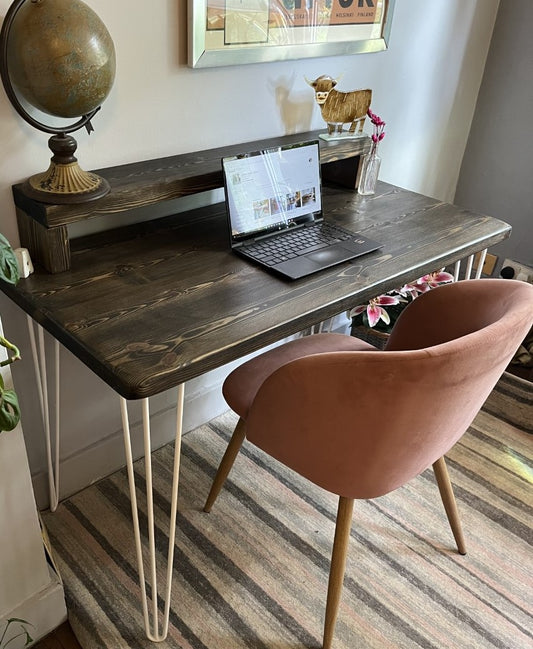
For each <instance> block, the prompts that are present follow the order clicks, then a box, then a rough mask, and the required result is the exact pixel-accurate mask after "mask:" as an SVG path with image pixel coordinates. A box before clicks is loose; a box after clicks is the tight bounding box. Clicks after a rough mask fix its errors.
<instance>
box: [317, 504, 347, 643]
mask: <svg viewBox="0 0 533 649" xmlns="http://www.w3.org/2000/svg"><path fill="white" fill-rule="evenodd" d="M352 514H353V499H352V498H344V497H343V496H341V497H340V498H339V508H338V510H337V525H336V527H335V540H334V541H333V552H332V554H331V567H330V570H329V583H328V599H327V602H326V619H325V621H324V642H323V647H324V649H330V647H331V643H332V641H333V631H334V630H335V623H336V621H337V614H338V612H339V602H340V599H341V593H342V586H343V582H344V571H345V569H346V555H347V553H348V543H349V541H350V530H351V527H352Z"/></svg>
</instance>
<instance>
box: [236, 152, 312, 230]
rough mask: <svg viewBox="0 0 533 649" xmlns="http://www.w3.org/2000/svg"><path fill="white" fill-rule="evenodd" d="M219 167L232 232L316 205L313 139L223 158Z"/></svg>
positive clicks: (281, 220) (281, 221) (271, 223)
mask: <svg viewBox="0 0 533 649" xmlns="http://www.w3.org/2000/svg"><path fill="white" fill-rule="evenodd" d="M224 169H225V175H226V191H227V200H228V210H229V214H230V220H231V231H232V236H233V237H234V238H239V236H241V235H242V236H244V235H246V234H249V233H250V232H257V231H258V230H259V231H260V230H268V229H272V228H275V227H276V226H283V227H287V225H288V224H290V222H291V221H294V220H296V219H298V217H302V216H304V215H307V214H310V213H313V212H320V210H321V196H320V161H319V151H318V144H315V143H311V144H308V145H305V146H297V147H294V148H290V149H272V150H266V151H261V152H258V153H257V154H251V155H245V156H237V157H235V158H229V159H228V158H227V159H226V160H225V165H224Z"/></svg>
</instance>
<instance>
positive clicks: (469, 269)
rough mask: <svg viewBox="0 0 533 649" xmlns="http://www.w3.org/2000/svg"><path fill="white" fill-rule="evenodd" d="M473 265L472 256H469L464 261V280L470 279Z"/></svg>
mask: <svg viewBox="0 0 533 649" xmlns="http://www.w3.org/2000/svg"><path fill="white" fill-rule="evenodd" d="M473 265H474V255H470V257H468V259H467V260H466V270H465V279H470V276H471V275H472V266H473Z"/></svg>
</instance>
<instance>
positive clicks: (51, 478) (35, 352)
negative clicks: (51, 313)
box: [26, 316, 59, 512]
mask: <svg viewBox="0 0 533 649" xmlns="http://www.w3.org/2000/svg"><path fill="white" fill-rule="evenodd" d="M26 319H27V322H28V331H29V334H30V344H31V351H32V356H33V366H34V368H35V379H36V381H37V390H38V393H39V404H40V406H41V417H42V419H43V427H44V434H45V442H46V462H47V466H48V490H49V494H50V510H51V511H53V512H55V510H56V509H57V505H58V503H59V342H58V341H57V340H55V339H54V369H55V372H54V375H55V413H54V414H55V439H54V442H55V443H54V446H55V458H54V459H52V441H51V426H50V401H49V394H48V375H47V370H46V350H45V344H44V330H43V328H42V327H41V326H40V325H38V324H36V323H34V322H33V320H32V319H31V318H30V316H26ZM35 328H36V329H37V334H38V338H39V347H38V348H37V342H36V340H35Z"/></svg>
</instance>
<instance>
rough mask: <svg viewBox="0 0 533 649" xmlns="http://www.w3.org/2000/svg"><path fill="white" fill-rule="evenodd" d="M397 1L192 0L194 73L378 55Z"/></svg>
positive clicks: (190, 33)
mask: <svg viewBox="0 0 533 649" xmlns="http://www.w3.org/2000/svg"><path fill="white" fill-rule="evenodd" d="M394 2H395V0H189V5H188V11H189V16H188V22H189V43H188V46H189V54H188V57H189V60H188V62H189V65H190V66H191V67H193V68H197V67H198V68H201V67H216V66H224V65H241V64H244V63H264V62H268V61H284V60H291V59H302V58H308V57H323V56H340V55H346V54H362V53H369V52H380V51H383V50H385V49H387V47H388V40H389V35H390V30H391V23H392V14H393V10H394Z"/></svg>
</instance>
